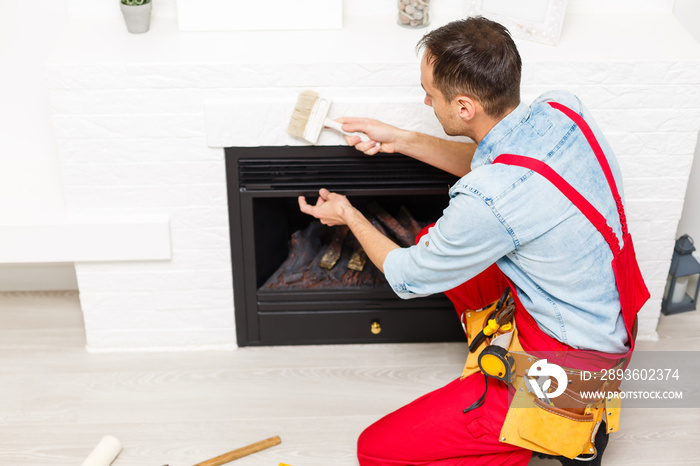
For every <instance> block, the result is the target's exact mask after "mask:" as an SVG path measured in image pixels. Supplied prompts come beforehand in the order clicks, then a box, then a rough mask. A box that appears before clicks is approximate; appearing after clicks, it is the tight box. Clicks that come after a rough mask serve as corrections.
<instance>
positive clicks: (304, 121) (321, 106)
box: [287, 90, 369, 144]
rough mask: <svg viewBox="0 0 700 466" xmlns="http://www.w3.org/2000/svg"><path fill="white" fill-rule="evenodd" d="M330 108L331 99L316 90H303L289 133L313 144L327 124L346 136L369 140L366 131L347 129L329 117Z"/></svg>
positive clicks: (288, 128)
mask: <svg viewBox="0 0 700 466" xmlns="http://www.w3.org/2000/svg"><path fill="white" fill-rule="evenodd" d="M330 108H331V100H330V99H328V98H326V97H322V96H320V95H319V94H318V93H317V92H315V91H311V90H306V91H302V92H301V93H300V94H299V98H298V99H297V103H296V105H295V106H294V111H293V112H292V118H291V119H290V120H289V126H288V127H287V133H289V135H290V136H294V137H295V138H301V139H305V140H306V141H308V142H310V143H311V144H316V143H317V142H318V138H319V136H320V135H321V130H322V129H323V127H324V126H325V127H328V128H332V129H334V130H336V131H338V132H340V133H342V134H344V135H346V136H359V137H360V140H362V141H363V142H364V141H369V136H367V135H366V134H365V133H360V132H354V133H350V132H348V131H345V130H343V125H342V124H341V123H338V122H337V121H333V120H331V119H330V118H328V111H329V110H330Z"/></svg>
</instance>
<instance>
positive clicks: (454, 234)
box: [384, 187, 517, 299]
mask: <svg viewBox="0 0 700 466" xmlns="http://www.w3.org/2000/svg"><path fill="white" fill-rule="evenodd" d="M451 195H452V199H451V200H450V203H449V205H448V207H447V208H446V209H445V211H444V212H443V215H442V217H440V219H438V221H437V222H436V224H435V225H434V226H433V227H432V228H430V229H429V230H428V233H427V234H426V235H425V236H423V237H422V238H421V240H420V241H419V243H418V244H416V245H415V246H411V247H410V248H402V249H395V250H393V251H391V252H390V253H389V254H388V255H387V257H386V259H385V261H384V274H385V276H386V279H387V281H388V282H389V284H390V285H391V288H392V289H393V290H394V292H395V293H396V294H397V295H398V296H399V297H401V298H403V299H409V298H416V297H420V296H427V295H431V294H433V293H439V292H443V291H446V290H450V289H452V288H454V287H456V286H458V285H461V284H462V283H464V282H465V281H467V280H469V279H470V278H473V277H475V276H476V275H477V274H479V273H480V272H482V271H483V270H485V269H486V268H487V267H489V266H490V265H491V264H493V263H494V262H496V261H497V260H498V259H500V258H501V257H503V256H504V255H505V254H507V253H509V252H511V251H512V250H513V249H514V248H515V245H516V244H517V240H516V238H515V237H514V234H513V232H512V231H511V229H510V228H509V226H508V224H507V223H506V221H505V219H503V218H502V217H501V216H500V215H499V213H498V212H497V211H496V210H495V209H494V207H493V205H492V203H491V202H490V201H489V200H488V199H485V198H482V197H481V196H479V195H478V193H474V192H470V191H469V190H468V189H465V188H464V187H462V188H461V189H454V188H453V192H452V193H451Z"/></svg>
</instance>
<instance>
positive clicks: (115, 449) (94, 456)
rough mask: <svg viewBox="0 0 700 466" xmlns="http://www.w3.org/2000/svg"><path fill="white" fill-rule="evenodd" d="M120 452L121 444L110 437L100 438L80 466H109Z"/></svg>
mask: <svg viewBox="0 0 700 466" xmlns="http://www.w3.org/2000/svg"><path fill="white" fill-rule="evenodd" d="M121 451H122V444H121V443H120V442H119V440H117V439H116V438H114V437H112V436H111V435H106V436H104V437H102V440H100V443H98V444H97V446H96V447H95V448H94V449H93V450H92V452H91V453H90V455H89V456H88V457H87V458H86V459H85V461H83V464H82V465H81V466H109V465H110V464H112V461H114V459H115V458H116V457H117V455H119V453H120V452H121Z"/></svg>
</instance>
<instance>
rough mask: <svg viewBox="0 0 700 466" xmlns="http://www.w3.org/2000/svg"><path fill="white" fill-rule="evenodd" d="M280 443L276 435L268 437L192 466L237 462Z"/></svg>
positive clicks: (211, 465)
mask: <svg viewBox="0 0 700 466" xmlns="http://www.w3.org/2000/svg"><path fill="white" fill-rule="evenodd" d="M281 442H282V440H281V439H280V438H279V436H277V435H276V436H274V437H270V438H268V439H265V440H261V441H259V442H255V443H252V444H250V445H248V446H245V447H243V448H238V449H237V450H233V451H230V452H228V453H224V454H223V455H220V456H217V457H216V458H212V459H210V460H206V461H204V462H202V463H197V464H195V465H194V466H220V465H222V464H225V463H228V462H229V461H233V460H237V459H238V458H243V457H244V456H248V455H250V454H253V453H256V452H258V451H260V450H264V449H266V448H270V447H274V446H275V445H279V444H280V443H281Z"/></svg>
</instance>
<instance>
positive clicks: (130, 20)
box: [119, 2, 153, 34]
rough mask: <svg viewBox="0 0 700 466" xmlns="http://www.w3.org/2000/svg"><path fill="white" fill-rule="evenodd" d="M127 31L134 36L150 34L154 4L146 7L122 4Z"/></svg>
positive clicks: (151, 3) (150, 3)
mask: <svg viewBox="0 0 700 466" xmlns="http://www.w3.org/2000/svg"><path fill="white" fill-rule="evenodd" d="M119 6H121V9H122V14H123V15H124V22H126V29H127V30H128V31H129V32H131V33H133V34H141V33H143V32H148V28H149V26H150V24H151V8H152V6H153V2H148V3H146V4H145V5H124V4H123V3H120V4H119Z"/></svg>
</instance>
